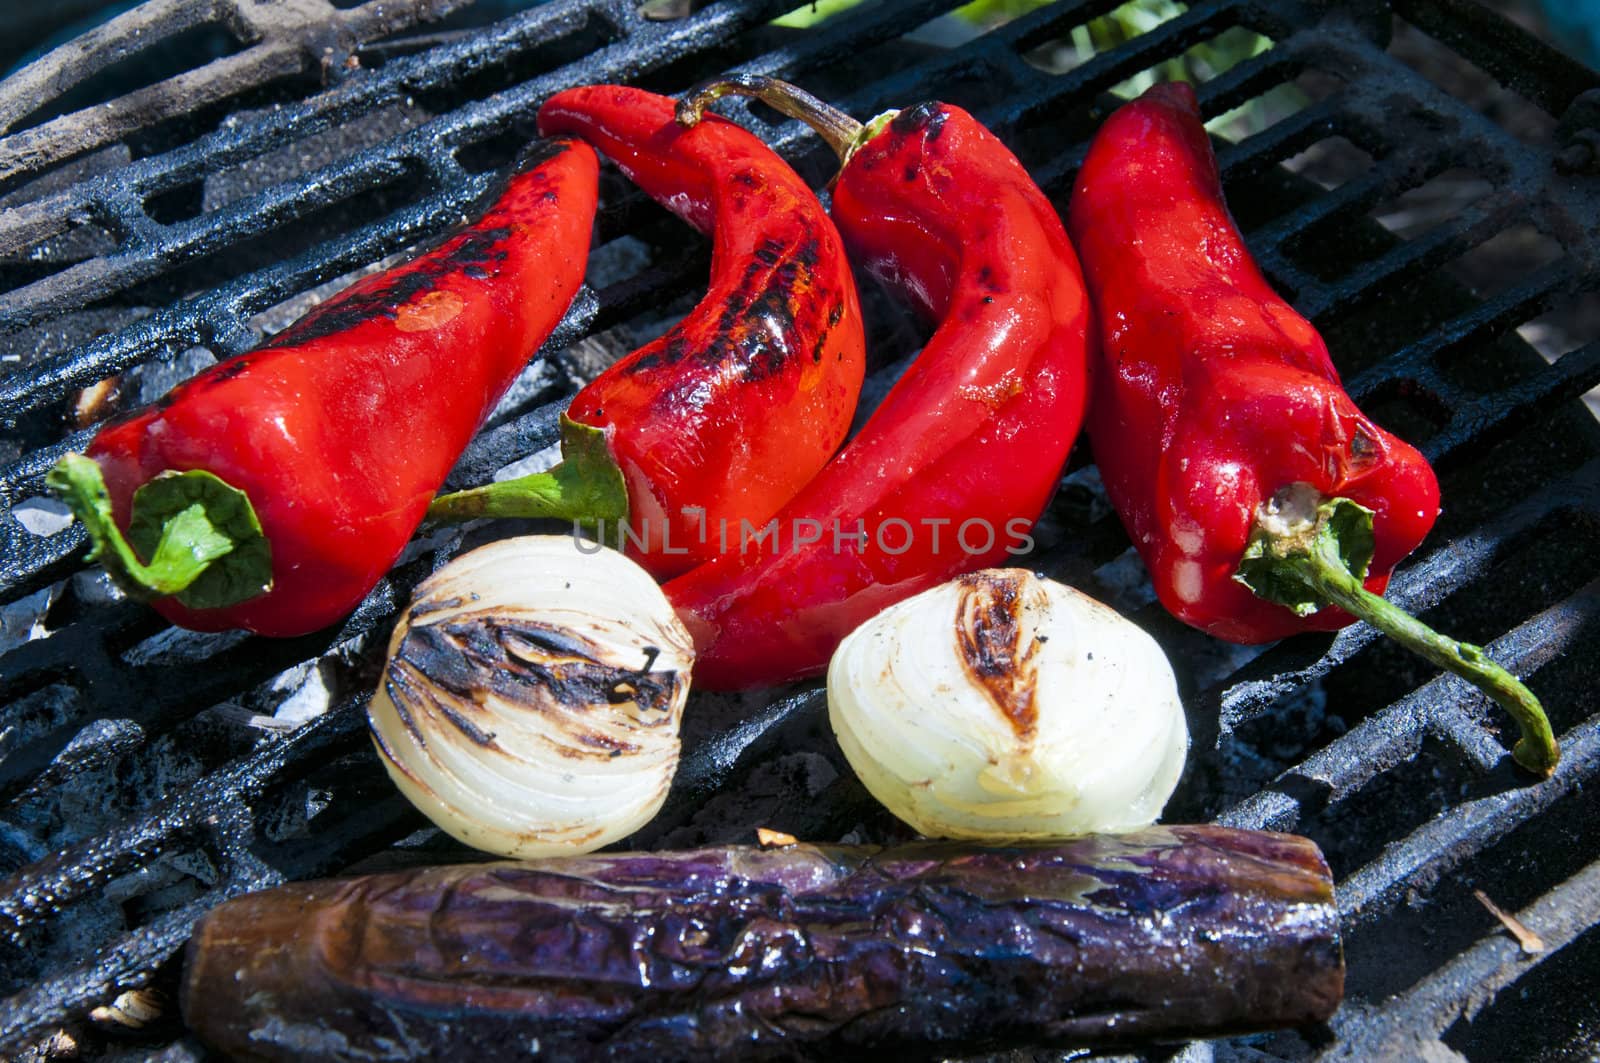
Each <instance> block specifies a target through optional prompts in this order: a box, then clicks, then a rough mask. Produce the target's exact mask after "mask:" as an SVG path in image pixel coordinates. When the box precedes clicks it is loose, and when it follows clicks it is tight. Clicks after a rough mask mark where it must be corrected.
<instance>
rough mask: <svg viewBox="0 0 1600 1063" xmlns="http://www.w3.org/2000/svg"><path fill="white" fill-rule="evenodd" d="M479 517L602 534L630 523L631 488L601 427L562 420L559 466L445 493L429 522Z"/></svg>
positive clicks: (435, 503)
mask: <svg viewBox="0 0 1600 1063" xmlns="http://www.w3.org/2000/svg"><path fill="white" fill-rule="evenodd" d="M479 517H551V518H555V519H557V520H570V521H573V522H575V523H577V524H579V525H580V526H584V527H588V528H591V529H593V528H595V527H597V526H598V527H599V528H600V530H602V531H603V530H604V527H605V524H606V522H608V521H609V522H615V523H614V525H613V526H614V527H618V528H620V525H621V524H622V522H623V521H626V520H627V519H628V486H627V482H626V481H625V480H624V479H623V477H622V469H621V468H620V467H619V466H618V465H617V462H616V459H614V458H613V457H612V456H611V449H610V447H608V446H607V445H606V434H605V432H604V431H603V430H601V429H599V428H591V427H590V426H588V425H586V424H579V423H578V422H577V421H574V420H572V419H571V418H569V417H567V416H566V415H565V414H563V415H562V416H561V464H559V465H557V466H556V467H555V468H553V469H550V470H548V471H546V472H537V473H533V474H532V475H529V476H519V477H518V478H517V479H515V480H502V481H500V482H499V483H492V484H485V485H484V486H482V487H474V488H472V489H470V490H467V491H457V492H455V493H454V494H448V495H441V496H440V497H438V498H436V499H434V500H433V504H432V505H430V506H429V507H428V519H429V520H435V521H440V522H443V523H446V524H454V523H459V522H460V521H466V520H476V519H477V518H479Z"/></svg>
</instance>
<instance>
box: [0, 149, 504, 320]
mask: <svg viewBox="0 0 1600 1063" xmlns="http://www.w3.org/2000/svg"><path fill="white" fill-rule="evenodd" d="M404 139H405V138H400V139H397V140H394V141H390V142H388V144H386V145H384V148H386V149H388V150H385V151H380V150H377V149H369V151H370V154H369V153H366V152H363V153H361V154H359V155H356V156H354V157H352V158H350V159H345V160H340V161H339V162H338V163H335V164H334V165H332V166H329V167H327V168H326V169H325V170H324V171H323V172H321V173H319V174H317V175H315V176H314V177H312V178H311V179H309V180H308V181H306V182H305V184H304V185H301V184H300V183H299V182H291V183H286V184H281V185H277V186H274V187H273V188H270V189H268V190H266V191H264V192H261V193H258V194H256V195H254V196H250V197H249V198H247V199H244V200H241V201H239V202H237V203H233V204H229V205H228V206H226V207H222V208H220V209H218V210H215V211H211V212H210V213H207V214H204V215H201V216H200V217H197V218H191V219H189V220H186V221H181V222H177V223H175V224H173V225H165V226H162V225H157V224H156V223H155V222H153V221H148V218H147V216H145V215H143V212H142V210H140V211H139V213H138V216H139V217H146V223H145V224H142V225H141V227H140V228H139V229H138V230H135V231H134V232H133V233H132V234H131V235H133V236H135V237H136V238H134V239H130V240H129V241H128V242H127V243H125V245H124V249H123V250H121V251H120V252H119V253H115V254H111V255H106V256H103V257H100V258H94V259H89V260H87V261H84V262H80V263H78V264H77V265H74V266H69V267H67V268H66V269H64V270H62V271H61V272H60V273H55V274H52V275H51V276H48V277H44V278H42V279H40V280H37V281H35V282H33V283H32V284H29V285H27V286H25V287H22V288H18V289H15V290H14V291H11V292H8V293H6V294H5V295H3V296H0V329H20V328H27V327H29V326H31V325H36V324H39V323H40V322H41V321H45V320H48V319H49V318H52V317H55V316H58V315H60V314H62V313H64V312H66V311H68V310H73V309H77V308H78V307H81V306H83V305H84V304H85V303H87V302H89V301H91V300H95V299H101V298H104V297H106V296H107V295H111V294H114V293H116V292H120V291H123V290H125V289H127V288H130V287H132V286H133V285H135V284H137V283H139V282H140V281H145V280H149V279H150V278H151V277H154V276H158V275H160V274H162V273H164V272H166V271H167V270H168V269H169V268H170V267H171V264H172V263H173V262H175V261H179V260H181V259H184V258H191V257H199V256H202V255H209V254H213V253H215V252H217V251H221V250H223V249H225V248H228V247H231V246H233V245H235V244H237V243H239V242H240V241H242V240H245V239H248V238H249V237H251V236H254V235H256V234H257V233H259V232H260V229H261V225H262V223H263V221H264V220H266V219H271V220H272V221H273V222H274V223H278V222H289V221H293V220H295V219H296V218H299V217H302V216H304V215H306V214H310V213H312V212H314V211H317V210H320V209H322V208H324V207H328V206H331V205H332V204H335V203H339V202H341V201H344V200H347V199H350V198H352V197H354V196H357V195H361V194H363V193H371V192H375V191H377V190H378V189H380V188H382V187H383V186H384V185H386V184H390V183H391V182H394V181H398V180H400V179H401V178H403V177H404V176H405V175H406V171H407V167H408V163H410V162H412V161H413V158H416V159H420V157H421V156H420V155H419V156H415V157H405V158H399V159H397V158H392V157H390V155H389V151H394V150H396V146H397V145H401V150H404V147H407V146H413V145H404V143H403V142H404ZM468 180H469V182H470V183H469V184H468V185H466V186H465V187H463V188H461V189H457V190H453V195H452V198H453V199H456V200H460V201H461V202H463V203H465V202H470V198H471V197H470V196H467V195H466V191H467V189H470V188H474V187H476V188H477V189H479V190H480V191H481V189H482V187H483V186H484V185H485V183H486V181H485V179H484V178H481V177H480V178H477V179H471V178H469V179H468ZM125 213H131V210H130V211H129V212H125Z"/></svg>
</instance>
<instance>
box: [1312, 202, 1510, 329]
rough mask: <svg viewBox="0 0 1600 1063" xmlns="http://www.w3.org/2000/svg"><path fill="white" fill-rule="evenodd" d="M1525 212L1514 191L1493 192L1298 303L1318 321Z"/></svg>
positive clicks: (1448, 256)
mask: <svg viewBox="0 0 1600 1063" xmlns="http://www.w3.org/2000/svg"><path fill="white" fill-rule="evenodd" d="M1526 216H1527V204H1526V203H1525V202H1523V201H1522V199H1521V197H1520V196H1518V195H1517V194H1516V193H1514V192H1503V193H1496V194H1492V195H1491V196H1489V197H1486V198H1485V199H1482V200H1479V201H1478V202H1477V203H1474V204H1472V205H1471V206H1469V207H1467V208H1466V209H1465V210H1463V211H1462V212H1461V213H1460V214H1457V215H1456V216H1454V217H1453V218H1451V219H1450V220H1449V221H1445V222H1441V223H1439V224H1438V225H1436V226H1434V227H1433V228H1432V229H1429V230H1428V231H1427V232H1425V233H1421V234H1419V235H1417V236H1416V237H1414V238H1412V239H1410V240H1407V241H1404V242H1403V243H1400V244H1399V245H1397V246H1396V247H1395V248H1394V249H1393V250H1392V251H1389V252H1387V253H1385V254H1384V255H1382V256H1380V257H1379V258H1376V259H1373V260H1372V261H1371V262H1367V263H1364V264H1362V265H1360V266H1358V267H1356V268H1355V269H1354V270H1351V271H1350V272H1349V273H1348V274H1346V275H1345V276H1344V277H1343V278H1342V279H1341V281H1340V283H1338V284H1337V285H1330V286H1326V287H1324V286H1322V285H1318V286H1316V288H1315V289H1311V290H1307V291H1305V292H1303V293H1302V294H1301V296H1300V297H1299V298H1297V299H1296V300H1295V307H1296V308H1297V309H1298V310H1299V311H1300V312H1301V313H1302V314H1304V315H1305V316H1306V317H1309V318H1311V319H1312V320H1314V321H1315V320H1318V319H1322V318H1326V317H1330V316H1332V315H1335V314H1339V313H1343V312H1345V311H1347V310H1349V309H1351V308H1352V307H1353V306H1355V305H1356V304H1358V303H1360V302H1361V301H1362V300H1365V299H1370V298H1371V297H1372V295H1373V294H1374V293H1376V292H1379V291H1381V290H1382V289H1383V287H1384V285H1386V284H1390V283H1393V282H1395V281H1396V280H1401V279H1409V278H1413V277H1417V276H1421V275H1422V274H1424V273H1427V272H1429V271H1431V270H1434V269H1437V268H1438V267H1440V266H1442V265H1444V264H1445V263H1446V262H1449V261H1450V260H1451V259H1453V258H1456V257H1457V256H1459V255H1462V254H1465V253H1466V252H1468V251H1470V250H1472V249H1473V248H1474V247H1476V246H1478V245H1479V244H1481V243H1483V242H1484V241H1485V240H1487V239H1489V238H1490V237H1491V236H1494V235H1495V234H1496V233H1498V232H1500V231H1501V230H1503V229H1506V228H1509V227H1510V226H1511V225H1513V224H1515V223H1516V222H1517V221H1519V220H1521V219H1522V218H1524V217H1526Z"/></svg>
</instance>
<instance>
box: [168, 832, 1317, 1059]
mask: <svg viewBox="0 0 1600 1063" xmlns="http://www.w3.org/2000/svg"><path fill="white" fill-rule="evenodd" d="M1343 984H1344V963H1343V958H1342V955H1341V952H1340V947H1339V938H1338V912H1337V910H1336V908H1335V906H1334V902H1333V888H1332V881H1331V878H1330V876H1329V873H1328V869H1327V866H1326V864H1325V863H1324V862H1323V860H1322V856H1321V854H1320V853H1319V852H1318V851H1317V848H1316V846H1315V845H1313V844H1312V843H1311V842H1309V841H1307V840H1306V839H1304V838H1298V837H1294V836H1292V835H1284V834H1270V833H1262V832H1249V831H1236V830H1228V829H1224V828H1219V827H1205V826H1201V827H1152V828H1148V829H1146V830H1142V831H1138V832H1134V833H1130V834H1121V835H1099V836H1095V837H1089V838H1081V839H1076V840H1072V841H1064V842H1054V843H1040V844H1030V845H1018V846H1010V847H1005V848H979V847H975V846H972V845H968V844H952V843H920V844H915V845H908V846H901V847H898V848H892V849H876V848H862V847H845V846H811V845H796V846H791V847H787V848H783V849H770V850H763V849H754V848H740V847H729V848H715V849H701V850H694V851H688V852H676V853H618V854H604V855H595V856H587V857H575V858H566V859H550V860H540V861H532V862H527V863H497V864H482V865H470V866H457V867H444V868H435V869H426V870H420V871H410V872H403V873H396V874H385V875H373V876H368V877H365V878H355V879H346V880H336V881H327V882H311V883H302V884H297V885H291V886H284V887H281V888H279V889H275V890H270V891H267V892H264V893H258V894H254V895H250V896H246V897H241V898H239V899H237V900H234V901H231V902H229V903H227V904H225V905H222V906H221V907H220V908H217V909H216V910H214V911H213V912H211V913H210V914H209V915H208V916H207V917H206V918H205V919H204V921H203V922H201V924H200V925H199V927H198V928H197V930H196V933H195V936H194V940H193V942H192V944H191V946H190V952H189V957H188V970H187V972H186V978H185V985H184V1014H185V1017H186V1018H187V1020H188V1022H189V1023H190V1025H191V1026H192V1027H193V1028H194V1029H195V1030H197V1031H198V1032H199V1033H200V1035H201V1036H202V1037H203V1038H204V1039H205V1040H207V1041H208V1042H210V1043H211V1044H213V1045H214V1046H216V1047H217V1048H219V1049H222V1050H223V1051H225V1052H227V1053H228V1054H230V1055H231V1056H233V1057H235V1058H239V1059H273V1060H288V1059H296V1060H309V1059H363V1060H366V1059H394V1060H402V1059H432V1058H456V1059H473V1060H490V1059H512V1058H518V1059H525V1058H527V1057H528V1056H529V1055H530V1053H533V1054H537V1055H540V1056H543V1057H545V1058H550V1059H560V1060H569V1059H570V1060H590V1059H595V1060H612V1059H616V1060H621V1059H636V1058H637V1059H649V1060H651V1061H652V1063H666V1061H669V1060H689V1059H696V1060H704V1059H708V1058H711V1059H718V1060H721V1059H731V1058H740V1059H789V1058H813V1057H815V1058H830V1059H836V1058H839V1057H841V1056H852V1055H857V1054H861V1053H864V1052H866V1051H872V1052H874V1053H881V1052H883V1051H892V1052H893V1053H894V1054H893V1056H891V1057H887V1058H894V1059H905V1058H917V1057H921V1056H933V1055H946V1054H949V1053H952V1052H959V1051H963V1050H975V1049H982V1048H989V1047H1000V1046H1005V1045H1008V1044H1046V1043H1048V1044H1057V1045H1076V1044H1105V1043H1112V1042H1123V1041H1130V1040H1149V1039H1168V1038H1178V1037H1190V1036H1197V1035H1209V1034H1219V1033H1225V1032H1239V1031H1246V1030H1256V1029H1264V1028H1268V1027H1278V1026H1287V1025H1300V1024H1306V1023H1313V1022H1316V1021H1319V1020H1322V1019H1326V1018H1327V1017H1328V1016H1329V1015H1331V1014H1332V1013H1333V1011H1334V1009H1335V1008H1336V1007H1337V1006H1338V1003H1339V998H1340V996H1341V994H1342V992H1343Z"/></svg>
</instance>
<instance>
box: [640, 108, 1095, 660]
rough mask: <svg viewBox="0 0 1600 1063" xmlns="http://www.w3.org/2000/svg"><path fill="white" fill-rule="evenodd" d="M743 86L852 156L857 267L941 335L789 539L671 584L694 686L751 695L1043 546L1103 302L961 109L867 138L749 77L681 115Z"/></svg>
mask: <svg viewBox="0 0 1600 1063" xmlns="http://www.w3.org/2000/svg"><path fill="white" fill-rule="evenodd" d="M726 92H739V93H742V94H745V95H759V96H760V98H761V99H763V100H764V101H766V102H767V103H769V104H771V105H772V106H774V107H777V108H778V109H780V110H783V111H785V112H786V113H789V114H792V115H794V116H795V117H799V118H802V119H804V120H806V121H809V122H811V123H812V124H813V125H814V126H815V127H817V128H818V131H819V132H820V133H822V135H823V137H824V139H826V140H828V142H829V144H830V145H831V146H832V147H833V148H834V149H835V150H836V151H837V152H839V154H840V156H841V158H842V159H843V168H842V170H841V172H840V174H839V177H838V179H837V184H836V185H835V187H834V194H833V217H834V220H835V222H836V223H837V224H838V226H839V230H840V232H841V233H842V234H843V235H844V238H845V243H846V246H847V247H849V249H850V251H851V254H852V255H853V256H854V257H855V258H856V259H857V261H859V262H860V263H861V264H863V265H864V266H865V267H866V268H867V269H868V270H870V271H871V272H872V273H873V274H875V275H876V276H878V277H879V278H880V279H882V280H884V281H885V282H886V283H888V284H890V285H891V286H894V287H896V288H898V289H900V290H901V291H902V292H903V293H905V295H906V296H907V297H908V298H909V299H910V300H911V301H912V302H913V303H914V304H916V305H917V306H918V307H919V308H920V309H921V310H923V311H925V312H926V313H927V314H929V315H930V316H932V317H934V318H935V319H937V320H938V321H939V322H940V324H939V327H938V329H937V330H936V331H935V332H934V334H933V337H932V338H931V339H930V340H929V341H928V344H927V346H926V347H925V348H924V349H923V351H922V353H921V354H920V355H919V356H918V357H917V359H916V361H915V362H913V364H912V365H911V367H910V368H909V369H908V370H907V371H906V373H905V375H904V376H903V377H902V378H901V379H900V380H899V381H898V382H897V383H896V384H895V386H894V388H893V390H891V391H890V392H889V394H888V396H887V397H885V399H884V400H883V402H882V404H881V405H880V406H879V407H878V409H877V410H876V411H875V412H874V413H873V416H872V418H871V420H869V421H868V422H867V424H866V425H865V426H864V427H863V428H862V429H861V432H860V433H859V434H858V435H857V436H856V437H855V438H854V439H852V440H851V441H850V443H849V444H848V445H847V446H846V447H845V448H844V449H843V450H842V451H841V452H840V453H839V455H838V456H837V457H836V458H834V460H833V461H832V462H831V463H830V464H829V465H828V466H827V468H825V469H824V470H823V471H822V472H821V473H820V474H819V475H818V476H817V478H816V479H815V480H813V481H812V482H811V483H810V484H809V485H807V486H806V488H805V490H803V491H802V492H801V493H800V494H799V495H798V496H796V498H795V499H794V501H793V502H791V503H790V504H789V505H788V506H786V507H785V508H784V509H782V510H780V511H779V513H778V515H777V519H776V527H775V528H774V529H773V533H774V536H775V537H772V538H768V539H766V540H764V541H762V542H761V543H759V544H757V543H755V542H753V541H752V537H749V536H746V535H743V534H740V535H739V541H737V542H734V541H730V542H729V550H728V552H727V553H726V554H725V555H723V556H722V557H720V558H718V559H717V560H716V561H713V562H711V563H710V564H707V565H705V566H702V567H701V568H698V569H695V570H693V571H691V572H689V573H688V574H686V575H684V576H680V577H679V578H678V579H676V580H673V581H672V582H671V583H669V584H667V587H666V591H667V596H668V598H670V599H671V600H672V602H673V604H674V605H675V606H676V607H677V609H678V611H679V614H680V615H681V616H682V617H683V618H684V620H685V622H686V623H687V625H688V627H689V630H690V631H691V633H692V634H693V635H694V637H695V641H696V644H697V648H698V651H699V652H698V656H697V658H696V661H695V683H696V684H697V685H706V686H711V687H722V688H737V687H746V686H752V685H758V684H763V683H772V682H776V681H780V680H787V679H795V678H799V677H801V676H806V675H812V674H815V673H817V672H820V671H821V670H822V669H823V668H824V667H825V666H826V665H827V661H828V657H829V655H830V654H831V653H832V652H833V649H834V647H835V646H836V645H837V644H838V642H839V640H840V639H841V638H843V637H844V636H845V635H846V634H848V633H849V632H850V631H851V629H853V628H854V627H855V626H856V625H857V624H859V623H860V622H861V621H863V620H865V619H866V618H867V617H869V616H871V615H872V614H873V613H876V612H877V611H878V610H880V609H882V608H883V607H884V606H886V605H888V604H890V603H891V602H895V601H898V600H900V599H902V598H905V597H907V596H909V595H911V594H915V593H916V592H918V591H920V590H923V589H925V588H927V587H930V586H933V585H934V584H936V583H939V582H942V581H943V580H945V579H948V578H949V577H950V576H952V575H954V574H956V573H959V572H963V571H966V570H969V569H974V568H981V567H983V566H985V565H989V564H992V563H994V562H996V561H998V560H999V559H1001V558H1003V557H1004V556H1006V554H1007V552H1008V551H1012V552H1020V551H1021V550H1022V549H1023V548H1025V547H1026V545H1027V542H1026V532H1027V531H1028V529H1030V528H1031V527H1032V524H1033V521H1034V520H1036V519H1037V518H1038V516H1039V513H1040V512H1041V511H1042V510H1043V509H1044V506H1045V504H1046V503H1047V502H1048V501H1049V499H1050V495H1051V494H1052V492H1053V491H1054V490H1055V487H1056V483H1057V481H1058V479H1059V477H1060V473H1061V467H1062V465H1063V464H1065V462H1066V458H1067V452H1068V450H1069V449H1070V448H1071V446H1072V441H1073V437H1074V436H1076V435H1077V431H1078V424H1079V422H1080V420H1081V419H1082V416H1083V406H1084V396H1085V386H1086V381H1085V365H1086V350H1085V344H1086V342H1087V339H1088V329H1089V304H1088V299H1087V297H1086V295H1085V293H1084V288H1083V282H1082V279H1081V278H1080V276H1079V273H1078V263H1077V259H1076V257H1075V256H1074V255H1073V253H1072V246H1071V244H1070V243H1068V241H1067V235H1066V232H1065V231H1064V230H1063V229H1062V227H1061V222H1060V219H1059V218H1057V216H1056V213H1055V211H1054V210H1053V209H1052V208H1051V206H1050V203H1049V201H1048V200H1046V199H1045V197H1044V194H1043V193H1041V192H1040V191H1039V189H1038V187H1037V186H1036V185H1035V184H1034V183H1033V181H1032V180H1031V179H1030V178H1029V177H1028V175H1027V173H1026V172H1025V171H1024V170H1023V168H1022V166H1021V164H1020V163H1018V162H1017V160H1016V158H1015V157H1014V156H1013V155H1012V154H1011V153H1010V152H1009V151H1007V150H1006V148H1005V146H1004V145H1002V144H1001V143H1000V141H999V140H997V139H996V138H995V136H994V135H993V134H992V133H990V132H989V131H988V130H986V129H984V128H983V126H981V125H980V124H979V123H978V122H977V121H976V120H975V119H973V117H972V116H971V115H969V114H967V113H966V112H965V111H962V110H961V109H960V108H957V107H952V106H950V105H949V104H942V103H924V104H921V105H919V106H916V107H912V108H910V109H908V110H904V111H900V112H891V113H890V114H888V115H884V116H882V117H880V118H878V119H875V120H874V121H873V122H872V123H870V124H869V125H868V126H866V127H862V126H861V125H860V124H859V123H857V122H855V121H853V120H851V119H850V118H849V117H847V116H846V115H843V114H841V113H839V112H838V111H835V110H834V109H833V108H831V107H828V106H827V105H826V104H823V103H822V102H821V101H818V100H816V99H814V98H812V97H809V96H806V95H805V94H804V93H801V92H799V90H797V89H794V88H793V87H792V86H786V85H783V84H782V83H781V82H773V81H771V80H770V79H766V78H744V79H741V80H740V81H738V82H731V83H730V82H719V83H717V84H714V85H711V86H708V87H707V88H705V89H703V90H701V91H700V92H699V93H698V94H696V95H695V96H693V97H692V98H691V99H689V100H687V101H685V103H684V104H683V105H681V107H680V111H679V113H680V115H681V116H682V118H681V120H683V121H686V122H693V121H696V120H698V116H699V114H700V111H701V109H702V108H703V107H704V106H705V105H706V103H708V102H709V101H710V100H711V99H714V98H715V97H716V96H718V95H722V94H724V93H726ZM858 534H859V535H860V536H862V538H852V537H853V536H856V535H858ZM807 539H812V541H810V542H806V541H805V540H807Z"/></svg>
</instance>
